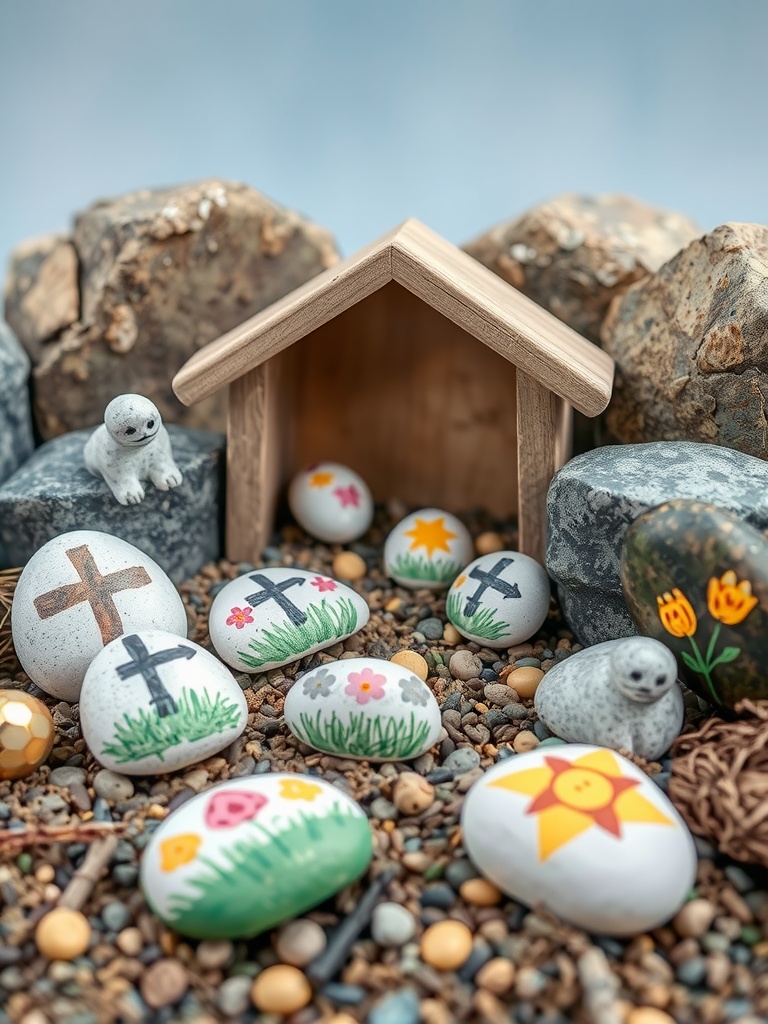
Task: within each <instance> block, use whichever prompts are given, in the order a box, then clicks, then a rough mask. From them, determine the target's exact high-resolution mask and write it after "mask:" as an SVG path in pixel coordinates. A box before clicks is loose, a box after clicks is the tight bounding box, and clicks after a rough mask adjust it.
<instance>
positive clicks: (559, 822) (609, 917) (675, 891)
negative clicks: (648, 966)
mask: <svg viewBox="0 0 768 1024" xmlns="http://www.w3.org/2000/svg"><path fill="white" fill-rule="evenodd" d="M461 829H462V837H463V842H464V846H465V848H466V850H467V853H468V854H469V856H470V858H471V859H472V861H473V862H474V864H475V866H476V867H477V868H478V869H479V870H480V871H481V872H482V873H483V875H485V877H486V878H488V879H489V880H490V881H492V882H493V883H494V884H495V885H497V886H498V887H499V889H501V890H502V891H503V892H505V893H507V895H509V896H512V897H513V898H514V899H517V900H520V901H521V902H523V903H526V904H528V905H529V906H531V905H535V904H538V903H543V904H544V905H545V906H546V907H548V909H549V910H551V911H553V912H554V913H555V914H558V915H559V916H560V917H562V918H563V920H565V921H569V922H570V923H571V924H574V925H576V926H577V927H579V928H584V929H586V930H587V931H590V932H597V933H598V934H601V935H635V934H638V933H641V932H645V931H650V930H651V929H653V928H656V927H658V926H659V925H661V924H663V923H664V922H665V921H667V920H668V919H669V918H671V917H672V916H673V914H675V913H676V911H677V910H678V909H679V908H680V906H681V905H682V903H683V902H684V901H685V899H686V896H687V894H688V892H689V890H690V888H691V886H692V885H693V883H694V880H695V877H696V849H695V847H694V844H693V839H692V838H691V835H690V833H689V832H688V829H687V828H686V826H685V824H684V822H683V820H682V818H681V817H680V815H679V814H678V813H677V811H676V810H675V808H674V807H673V806H672V804H671V803H670V801H669V800H668V799H667V797H666V796H665V795H664V794H663V793H662V791H661V790H660V789H659V787H658V786H656V785H655V784H654V783H653V782H652V781H651V780H650V779H649V778H648V777H647V776H646V775H645V774H644V773H643V772H642V771H640V769H639V768H637V767H636V766H635V765H633V764H632V763H631V762H630V761H628V760H626V758H623V757H622V756H621V755H619V754H616V753H614V752H613V751H610V750H607V749H606V748H604V747H594V746H589V745H586V744H562V745H560V746H557V747H554V748H553V747H545V748H543V749H542V748H539V749H537V750H532V751H529V752H528V753H526V754H523V755H520V756H518V757H514V758H509V759H507V760H506V761H503V762H502V763H501V764H498V765H495V766H494V767H493V768H491V769H489V770H488V771H487V772H486V773H485V775H483V777H482V778H480V779H478V781H477V782H476V783H475V784H474V785H473V786H472V788H471V789H470V791H469V793H468V794H467V796H466V797H465V799H464V806H463V809H462V814H461Z"/></svg>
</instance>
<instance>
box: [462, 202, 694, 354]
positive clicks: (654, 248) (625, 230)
mask: <svg viewBox="0 0 768 1024" xmlns="http://www.w3.org/2000/svg"><path fill="white" fill-rule="evenodd" d="M699 233H700V230H699V228H698V227H697V226H696V224H694V223H693V221H691V220H689V219H688V218H687V217H684V216H682V214H679V213H671V212H668V211H666V210H660V209H658V208H657V207H655V206H648V205H647V204H646V203H641V202H640V201H639V200H637V199H632V198H631V197H629V196H618V195H599V196H581V195H562V196H557V197H556V198H554V199H550V200H549V201H548V202H545V203H541V204H540V205H538V206H534V207H533V209H531V210H529V211H528V212H527V213H524V214H523V216H522V217H518V218H517V219H516V220H510V221H505V222H504V223H503V224H499V225H497V226H496V227H494V228H491V229H490V231H487V232H486V233H485V234H483V235H481V236H480V237H479V238H476V239H475V240H474V241H472V242H470V243H469V244H468V245H465V246H464V248H465V250H466V251H467V252H468V253H469V254H470V256H474V257H475V259H477V260H479V261H480V262H481V263H483V264H485V266H486V267H489V268H490V269H491V270H493V271H494V272H495V273H496V274H498V275H499V276H500V277H503V278H504V279H505V280H506V281H508V282H509V283H510V284H512V285H514V287H515V288H518V289H519V290H520V291H522V292H524V293H525V294H526V295H528V296H529V297H530V298H532V299H533V300H534V301H535V302H538V304H539V305H540V306H544V307H545V308H546V309H548V310H549V311H550V312H551V313H554V315H555V316H557V317H559V318H560V319H561V320H564V321H565V323H567V324H569V325H570V326H571V327H573V329H574V330H576V331H578V332H579V333H580V334H583V335H584V336H585V337H587V338H589V339H590V340H591V341H595V342H599V340H600V324H601V323H602V320H603V317H604V315H605V311H606V309H607V307H608V304H609V302H610V301H611V299H613V298H614V297H615V296H616V295H617V294H619V293H621V292H623V291H624V290H625V289H626V288H627V287H628V286H629V285H630V284H632V283H633V282H635V281H639V280H641V279H642V278H644V277H647V275H648V274H650V273H653V271H655V270H657V269H658V268H659V267H660V266H661V265H662V264H663V263H664V262H665V261H666V260H668V259H670V258H671V257H672V256H674V254H675V253H676V252H678V250H680V249H681V248H682V247H683V246H684V245H687V244H688V242H690V241H691V239H693V238H695V237H696V236H697V235H698V234H699Z"/></svg>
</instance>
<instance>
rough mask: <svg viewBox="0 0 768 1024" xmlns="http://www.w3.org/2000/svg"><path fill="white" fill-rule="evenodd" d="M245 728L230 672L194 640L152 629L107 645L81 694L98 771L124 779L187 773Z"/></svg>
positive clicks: (87, 675)
mask: <svg viewBox="0 0 768 1024" xmlns="http://www.w3.org/2000/svg"><path fill="white" fill-rule="evenodd" d="M142 663H143V664H142ZM247 721H248V708H247V705H246V702H245V696H244V694H243V691H242V690H241V689H240V687H239V686H238V684H237V682H236V681H235V679H234V677H233V675H232V673H231V672H230V671H229V669H228V668H226V667H225V666H224V665H222V664H221V662H220V661H219V660H218V658H215V657H214V656H213V655H212V654H209V653H208V651H206V650H204V649H203V648H202V647H200V646H198V645H197V644H195V643H193V642H192V641H191V640H182V639H181V638H180V637H178V636H175V635H174V634H173V633H164V632H162V631H161V630H157V629H147V630H142V631H140V632H137V633H132V634H128V635H126V636H122V637H120V638H119V639H117V640H114V641H113V642H112V643H110V644H107V646H106V647H105V648H103V650H101V651H99V653H98V654H97V655H96V657H95V658H94V659H93V661H92V662H91V664H90V666H89V668H88V671H87V672H86V673H85V679H84V680H83V687H82V690H81V692H80V725H81V728H82V731H83V738H84V739H85V742H86V743H87V744H88V746H89V748H90V749H91V751H92V752H93V754H94V756H95V757H96V759H97V760H98V761H99V762H100V764H102V765H104V767H105V768H109V769H111V770H112V771H115V772H121V773H122V774H123V775H157V774H161V773H163V772H173V771H177V770H178V769H179V768H187V767H188V766H189V765H192V764H196V763H197V762H198V761H202V760H204V759H205V758H206V757H210V756H211V755H212V754H216V753H218V751H220V750H223V749H224V747H226V746H228V745H229V744H230V743H232V741H233V740H235V739H237V737H238V736H240V735H241V734H242V732H243V730H244V729H245V726H246V723H247Z"/></svg>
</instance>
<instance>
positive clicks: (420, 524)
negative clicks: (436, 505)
mask: <svg viewBox="0 0 768 1024" xmlns="http://www.w3.org/2000/svg"><path fill="white" fill-rule="evenodd" d="M405 536H406V537H411V538H412V541H411V548H410V550H411V551H415V550H416V549H417V548H426V549H427V557H428V558H431V557H432V555H433V554H434V553H435V551H446V552H447V553H448V554H450V552H451V549H450V547H449V545H448V541H449V540H455V539H456V537H457V534H455V533H452V532H451V531H450V530H449V529H447V527H446V525H445V516H438V518H437V519H418V518H417V520H416V524H415V526H414V527H413V529H412V530H406V531H405Z"/></svg>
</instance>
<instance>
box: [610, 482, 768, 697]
mask: <svg viewBox="0 0 768 1024" xmlns="http://www.w3.org/2000/svg"><path fill="white" fill-rule="evenodd" d="M621 579H622V585H623V587H624V596H625V597H626V600H627V605H628V607H629V611H630V613H631V615H632V617H633V619H634V620H635V622H636V623H637V627H638V629H639V630H640V632H641V633H644V634H646V635H648V636H652V637H655V638H656V639H657V640H660V641H661V642H662V643H664V644H666V645H667V647H669V648H670V649H671V650H672V651H673V652H674V654H675V655H676V657H677V659H678V665H679V669H680V675H681V678H682V679H684V680H685V682H686V683H687V684H688V686H690V687H691V689H692V690H694V691H695V692H696V693H698V694H699V696H700V697H703V698H704V699H705V700H707V701H709V702H710V703H711V704H715V705H726V706H727V707H730V708H733V707H734V705H735V704H736V703H737V702H738V701H739V700H741V699H742V698H743V697H749V698H750V699H751V700H765V699H766V698H768V671H766V662H767V661H768V540H766V538H765V537H764V536H763V535H762V534H761V533H759V532H758V531H757V530H755V529H754V528H753V527H752V526H750V525H749V524H748V523H745V522H744V521H743V520H742V519H740V518H739V517H738V516H735V515H733V514H732V513H730V512H726V511H724V510H723V509H721V508H718V507H716V506H715V505H710V504H705V503H704V502H698V501H684V500H679V501H670V502H667V503H666V504H664V505H659V506H658V507H657V508H655V509H651V510H650V511H649V512H646V513H644V514H643V515H642V516H639V517H638V518H637V519H636V520H635V522H634V523H633V524H632V526H631V527H630V529H629V530H628V531H627V537H626V542H625V545H624V552H623V554H622V560H621Z"/></svg>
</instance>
